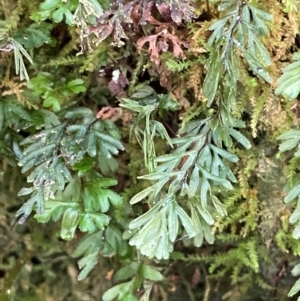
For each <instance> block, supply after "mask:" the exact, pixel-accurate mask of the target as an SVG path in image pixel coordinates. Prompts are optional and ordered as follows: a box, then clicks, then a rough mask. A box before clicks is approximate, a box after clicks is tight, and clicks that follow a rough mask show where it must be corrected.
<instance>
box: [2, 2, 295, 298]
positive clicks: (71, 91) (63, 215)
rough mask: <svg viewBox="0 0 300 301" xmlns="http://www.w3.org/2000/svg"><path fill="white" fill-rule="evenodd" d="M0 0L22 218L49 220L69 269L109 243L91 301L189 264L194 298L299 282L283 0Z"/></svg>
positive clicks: (160, 293)
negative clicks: (104, 274)
mask: <svg viewBox="0 0 300 301" xmlns="http://www.w3.org/2000/svg"><path fill="white" fill-rule="evenodd" d="M0 7H1V8H0V14H1V19H2V21H1V22H0V73H1V79H0V93H1V96H0V97H1V99H0V137H1V140H0V154H1V160H7V161H8V162H9V164H10V165H12V166H18V167H19V168H20V173H22V174H24V176H25V177H26V179H27V181H26V183H24V185H23V188H22V189H21V190H19V192H18V193H17V195H16V196H15V197H17V196H18V197H20V200H21V201H22V202H23V203H22V205H21V206H20V208H19V210H18V211H17V212H16V216H17V217H18V223H19V224H24V223H27V222H28V220H30V219H31V218H34V219H35V220H36V222H37V223H47V224H49V225H52V224H51V223H52V222H54V223H57V224H59V227H60V231H59V234H58V235H59V237H60V238H61V239H63V240H66V241H76V245H77V246H76V247H74V250H73V252H72V257H74V258H77V259H78V266H79V269H80V272H79V274H78V280H83V279H86V278H87V277H88V276H89V275H91V274H90V272H91V271H92V270H93V269H97V263H98V261H99V258H100V257H101V258H107V257H109V258H110V260H111V261H112V262H113V264H112V265H113V272H114V273H113V276H108V278H109V279H110V280H112V283H113V285H112V287H111V288H110V289H108V290H106V291H105V292H103V295H102V296H101V298H102V300H104V301H113V300H119V301H135V300H140V301H150V300H167V299H166V298H167V297H166V295H167V293H168V292H169V291H170V290H169V288H168V287H169V286H170V285H171V283H172V279H174V277H175V276H174V275H175V274H176V273H177V272H178V273H179V274H180V271H181V268H180V266H185V265H186V264H187V263H188V264H189V265H190V266H192V268H191V269H193V268H194V267H195V266H196V267H197V268H195V271H194V275H193V276H192V277H190V276H188V275H182V274H180V275H181V277H180V278H181V279H182V281H183V284H184V285H185V286H186V288H187V291H188V293H189V297H190V299H191V300H196V299H195V298H196V297H195V296H197V298H200V297H201V298H203V300H205V301H206V300H217V298H218V297H220V296H222V298H223V299H226V300H227V299H228V300H249V299H251V298H252V299H251V300H254V299H255V300H283V298H285V297H286V296H287V295H288V296H289V297H293V296H296V295H297V294H298V295H299V292H300V279H299V280H297V278H296V277H298V276H299V275H300V264H299V263H298V264H297V260H298V259H297V256H299V254H300V244H299V238H300V172H299V163H300V162H299V157H300V151H299V145H300V130H299V124H300V122H299V106H298V103H297V98H298V97H299V93H300V88H299V76H300V75H299V74H300V64H299V58H300V56H299V52H298V50H299V49H298V48H299V47H300V45H299V42H298V40H297V38H296V37H298V22H299V20H300V16H299V8H300V7H299V3H298V2H297V1H296V0H285V1H277V0H271V1H268V3H267V2H266V3H265V2H263V1H257V0H247V1H242V0H214V1H189V0H184V1H177V0H173V1H169V0H166V1H154V0H153V1H142V0H141V1H139V0H134V1H126V0H124V1H121V0H118V1H113V0H111V1H109V0H45V1H39V0H33V1H31V0H15V1H8V0H3V1H2V3H1V4H0ZM282 24H284V26H285V27H284V26H283V25H282ZM282 26H283V28H286V29H282ZM49 227H50V226H49ZM82 233H83V234H82ZM287 254H288V255H287ZM198 265H199V266H200V267H201V271H202V273H203V279H200V278H201V277H198V278H197V275H198V274H197V273H200V272H199V267H198ZM173 267H174V268H173ZM176 268H177V270H176ZM174 269H175V271H174ZM283 270H284V272H282V271H283ZM89 277H92V276H89ZM172 277H173V278H172ZM186 277H190V278H189V279H190V280H189V281H187V280H186V279H185V278H186ZM175 278H176V277H175ZM211 280H212V281H217V283H218V287H219V288H220V289H219V291H217V290H216V291H214V292H213V291H212V290H211V284H210V281H211ZM197 285H198V290H199V291H200V292H199V291H197ZM175 286H176V285H175ZM199 287H201V289H200V288H199ZM11 289H12V288H11V287H10V286H9V287H8V285H7V287H5V290H4V291H5V293H4V295H5V296H4V295H3V296H4V298H5V297H8V295H9V292H10V290H11ZM247 296H248V297H249V298H248V299H247ZM0 297H1V296H0ZM1 298H2V297H1ZM1 298H0V300H2V299H1ZM99 298H100V296H99ZM214 298H215V299H214ZM3 300H5V299H3ZM298 300H300V297H299V298H298Z"/></svg>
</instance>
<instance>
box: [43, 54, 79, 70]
mask: <svg viewBox="0 0 300 301" xmlns="http://www.w3.org/2000/svg"><path fill="white" fill-rule="evenodd" d="M84 61H85V59H84V58H82V57H78V56H66V57H58V58H56V59H53V60H50V61H49V62H48V63H46V64H43V65H42V66H41V68H47V67H59V66H70V65H77V64H82V63H83V62H84Z"/></svg>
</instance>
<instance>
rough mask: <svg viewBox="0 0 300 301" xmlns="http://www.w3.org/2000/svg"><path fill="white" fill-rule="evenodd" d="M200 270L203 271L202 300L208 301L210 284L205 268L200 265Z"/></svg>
mask: <svg viewBox="0 0 300 301" xmlns="http://www.w3.org/2000/svg"><path fill="white" fill-rule="evenodd" d="M202 272H203V275H204V277H205V292H204V297H203V301H208V300H209V295H210V291H211V286H210V282H209V280H208V277H207V273H206V270H205V268H203V267H202Z"/></svg>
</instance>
